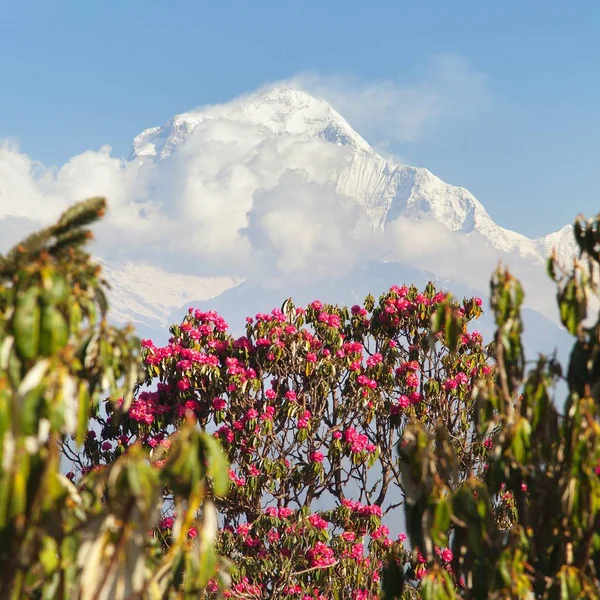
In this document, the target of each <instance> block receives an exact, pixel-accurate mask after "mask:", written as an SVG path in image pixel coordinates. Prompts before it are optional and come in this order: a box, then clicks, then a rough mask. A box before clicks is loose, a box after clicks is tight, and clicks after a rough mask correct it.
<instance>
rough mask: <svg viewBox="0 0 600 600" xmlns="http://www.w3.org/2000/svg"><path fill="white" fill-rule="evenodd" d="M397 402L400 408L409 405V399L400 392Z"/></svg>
mask: <svg viewBox="0 0 600 600" xmlns="http://www.w3.org/2000/svg"><path fill="white" fill-rule="evenodd" d="M398 404H399V406H400V408H408V407H409V406H410V399H409V398H408V396H405V395H404V394H402V395H401V396H400V398H398Z"/></svg>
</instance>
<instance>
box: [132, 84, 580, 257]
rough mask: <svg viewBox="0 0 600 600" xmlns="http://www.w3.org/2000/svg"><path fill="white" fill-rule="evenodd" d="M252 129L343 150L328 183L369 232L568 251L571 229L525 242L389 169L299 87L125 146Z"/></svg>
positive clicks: (154, 151)
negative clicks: (421, 224) (393, 229)
mask: <svg viewBox="0 0 600 600" xmlns="http://www.w3.org/2000/svg"><path fill="white" fill-rule="evenodd" d="M217 121H218V122H236V123H241V124H248V125H253V126H259V127H260V128H261V129H262V130H263V132H264V135H265V137H275V136H281V135H288V136H293V137H295V138H298V139H304V140H308V139H319V140H323V141H325V142H328V143H331V144H335V145H337V146H343V147H345V148H346V149H347V150H348V151H349V160H348V161H347V162H346V164H345V165H344V168H342V169H339V170H332V171H331V173H330V178H331V181H332V182H333V184H334V185H335V189H336V191H337V192H338V193H340V194H343V195H345V196H349V197H350V198H354V199H356V200H357V201H358V202H360V204H361V205H362V206H363V207H364V209H365V211H366V212H367V214H368V215H369V216H370V217H371V219H372V222H373V225H374V227H376V228H381V229H385V227H386V225H387V224H389V223H391V222H393V221H395V220H396V219H398V218H410V219H423V218H433V219H434V220H436V221H438V222H439V223H441V224H443V225H444V226H446V227H447V228H448V229H450V230H451V231H455V232H457V233H460V234H466V235H479V236H481V237H482V238H483V239H484V240H485V242H487V243H489V244H490V245H491V246H492V247H493V248H495V249H497V250H499V251H501V252H505V253H511V254H516V255H518V256H522V257H525V258H530V259H532V260H534V261H539V262H541V261H543V260H544V259H545V258H546V257H547V256H548V254H549V253H550V252H551V250H552V248H554V247H556V248H557V250H558V251H559V253H560V255H561V256H563V257H570V256H572V255H573V254H574V252H575V241H574V239H573V234H572V228H571V226H570V225H569V226H566V227H564V228H563V229H561V230H560V231H557V232H554V233H551V234H549V235H547V236H545V237H543V238H539V239H534V240H532V239H529V238H527V237H525V236H524V235H521V234H519V233H516V232H514V231H510V230H508V229H505V228H503V227H501V226H499V225H498V224H496V223H495V222H494V221H493V219H492V218H491V217H490V215H489V214H488V213H487V211H486V210H485V208H484V207H483V205H482V204H481V202H479V201H478V200H477V198H475V197H474V196H473V194H471V193H470V192H469V191H468V190H466V189H465V188H462V187H457V186H453V185H450V184H448V183H446V182H444V181H442V180H441V179H440V178H439V177H436V176H435V175H434V174H433V173H431V172H430V171H428V170H427V169H425V168H421V167H412V166H406V165H398V164H394V163H392V162H390V161H388V160H386V159H384V158H383V157H382V156H380V155H379V154H378V153H377V152H376V151H375V150H374V149H373V148H371V146H369V144H368V143H367V142H366V141H365V140H364V139H363V138H362V137H361V136H360V135H358V134H357V133H356V132H355V131H354V130H353V129H352V127H351V126H350V125H349V124H348V123H347V122H346V121H345V120H344V118H343V117H342V116H341V115H340V114H338V113H337V112H336V111H335V110H334V109H333V108H332V107H331V106H330V105H329V104H328V103H327V102H325V101H324V100H322V99H318V98H315V97H313V96H311V95H309V94H307V93H305V92H303V91H301V90H298V89H293V88H290V87H288V86H285V85H283V86H278V87H275V88H272V89H269V90H267V91H265V92H261V93H257V94H254V95H251V96H246V97H244V98H242V99H239V100H236V101H234V102H231V103H229V104H225V105H219V106H216V107H208V108H203V109H199V110H196V111H192V112H188V113H184V114H181V115H177V116H175V117H173V118H172V119H170V120H169V121H168V122H167V123H166V124H165V125H164V126H162V127H154V128H151V129H148V130H146V131H144V132H143V133H141V134H140V135H138V136H137V137H136V138H135V139H134V142H133V153H132V159H133V160H148V159H150V160H154V161H157V160H159V161H160V160H166V159H169V158H170V157H172V156H173V155H174V154H175V153H176V152H177V151H178V148H179V147H180V146H181V145H183V144H185V141H186V140H187V139H188V138H189V136H190V135H192V134H193V133H194V131H195V130H196V129H197V128H201V127H202V126H203V125H205V124H206V123H208V122H217Z"/></svg>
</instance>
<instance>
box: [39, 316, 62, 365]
mask: <svg viewBox="0 0 600 600" xmlns="http://www.w3.org/2000/svg"><path fill="white" fill-rule="evenodd" d="M68 339H69V328H68V326H67V322H66V321H65V318H64V317H63V316H62V314H61V313H60V311H59V310H58V309H57V308H56V307H54V306H52V305H46V306H44V307H43V308H42V312H41V328H40V349H39V352H40V354H41V355H42V356H54V355H55V354H56V353H58V352H59V351H60V350H62V349H63V348H64V347H65V346H66V345H67V340H68Z"/></svg>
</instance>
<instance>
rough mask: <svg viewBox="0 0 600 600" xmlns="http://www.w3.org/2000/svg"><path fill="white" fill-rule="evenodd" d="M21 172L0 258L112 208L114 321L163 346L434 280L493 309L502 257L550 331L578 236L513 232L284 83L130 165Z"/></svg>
mask: <svg viewBox="0 0 600 600" xmlns="http://www.w3.org/2000/svg"><path fill="white" fill-rule="evenodd" d="M2 151H3V152H4V153H5V154H6V153H7V152H9V153H10V150H8V151H7V150H6V149H2ZM10 159H11V162H7V161H5V162H4V163H3V164H5V165H6V164H8V165H9V168H8V170H7V169H6V168H5V169H4V171H3V170H2V168H1V167H2V164H0V188H1V191H2V198H3V200H0V252H2V251H4V249H5V246H6V247H8V246H9V245H10V241H11V240H12V241H15V242H16V241H17V240H18V239H20V238H21V237H23V236H24V235H25V234H27V233H29V232H30V231H33V230H35V229H36V228H38V227H39V226H41V225H43V224H44V223H46V222H47V221H48V220H49V219H50V218H54V216H55V215H56V216H57V215H58V214H59V213H60V211H61V210H63V209H64V208H65V207H66V206H67V205H68V204H69V203H71V202H74V201H76V200H80V199H81V198H84V197H88V196H92V195H105V196H107V197H108V200H109V214H108V216H107V218H106V220H105V222H103V223H102V224H101V225H100V226H99V227H98V232H97V234H98V240H99V241H98V246H96V247H95V249H94V254H95V255H96V256H100V257H101V258H102V259H103V264H104V269H105V274H106V277H107V279H108V280H109V282H110V283H111V284H112V287H113V290H112V292H111V298H112V307H113V308H112V318H113V320H115V321H117V322H124V321H132V322H133V323H134V324H135V325H136V327H137V328H138V330H139V331H143V332H144V333H146V334H147V333H149V332H150V331H153V332H159V331H162V332H163V333H165V332H166V328H167V326H168V325H169V324H170V323H171V322H172V320H173V318H174V316H175V315H177V314H179V313H178V311H179V309H180V308H181V307H182V306H184V305H189V304H192V303H195V302H198V303H203V305H204V306H212V305H214V306H218V307H220V308H221V309H222V310H223V311H224V312H225V313H226V314H225V315H224V316H225V317H226V318H229V317H230V316H231V317H235V318H237V317H238V316H239V315H238V313H240V312H244V313H245V312H246V310H250V311H251V310H253V309H254V308H253V307H256V308H257V309H258V308H260V306H259V305H260V299H261V298H264V300H265V302H266V303H267V304H270V303H272V302H275V303H276V304H277V303H279V302H278V300H277V298H279V299H281V300H283V299H284V298H285V297H286V296H287V295H288V294H291V293H292V292H293V291H294V290H295V292H297V295H299V296H300V297H302V298H310V297H317V296H320V297H321V298H322V299H323V300H325V301H327V300H335V301H340V302H341V301H344V302H355V301H356V300H358V299H360V296H361V294H362V293H363V292H364V291H365V285H367V284H368V285H370V286H373V288H372V289H371V290H370V291H372V292H373V293H374V294H379V293H381V292H382V291H383V290H384V288H385V287H386V286H389V285H391V284H394V283H398V284H399V283H412V282H413V281H414V283H416V284H419V285H420V284H422V283H424V282H426V281H427V280H434V281H436V282H437V283H438V284H439V286H441V287H442V288H445V289H450V290H469V293H477V294H479V295H482V296H485V294H486V292H487V286H488V281H489V274H490V273H491V271H492V270H493V268H494V267H495V265H496V263H497V261H498V259H501V260H502V261H503V262H505V263H508V264H509V265H511V268H512V267H513V266H516V267H518V269H521V272H520V273H519V272H517V275H518V276H520V277H522V278H523V279H524V280H525V281H528V280H530V281H532V282H533V283H532V287H533V288H534V290H533V291H534V293H530V294H528V302H529V304H528V306H529V308H530V309H533V310H537V311H538V312H541V313H542V314H543V315H544V316H545V317H549V318H550V319H553V318H555V317H554V315H555V313H554V312H553V310H554V309H553V307H551V308H550V309H548V298H553V296H554V292H553V290H551V286H549V287H548V282H547V281H546V279H545V275H544V274H543V269H542V268H541V267H542V263H543V261H544V259H545V258H546V257H547V256H548V255H549V254H550V252H551V251H552V249H553V248H555V249H556V250H557V251H558V253H559V255H560V256H561V257H562V258H563V259H564V260H568V259H570V258H571V257H572V256H573V254H574V252H575V242H574V239H573V231H572V228H571V226H566V227H564V228H562V229H561V230H559V231H557V232H554V233H551V234H549V235H547V236H544V237H542V238H540V239H529V238H527V237H525V236H523V235H521V234H519V233H516V232H514V231H509V230H507V229H505V228H503V227H501V226H500V225H498V224H497V223H495V222H494V220H493V219H492V218H491V217H490V215H489V214H488V213H487V211H486V210H485V208H484V206H483V205H482V203H481V202H479V200H477V199H476V198H475V197H474V196H473V195H472V194H471V193H470V192H469V191H468V190H466V189H465V188H462V187H457V186H454V185H451V184H449V183H446V182H444V181H442V180H441V179H440V178H438V177H436V176H435V175H434V174H432V173H431V172H430V171H428V170H427V169H425V168H421V167H414V166H408V165H401V164H396V163H394V162H393V161H391V160H388V159H386V158H384V157H383V156H381V155H380V154H379V153H378V152H377V151H376V150H375V149H373V148H372V147H371V146H370V145H369V144H368V143H367V141H366V140H365V139H364V138H363V137H361V136H360V135H359V134H358V133H357V132H356V131H354V129H353V128H352V127H351V125H350V124H349V123H348V122H347V121H346V120H345V119H344V118H343V117H342V116H341V115H340V114H339V113H338V112H337V111H336V110H335V109H334V108H333V107H332V106H331V105H330V104H329V103H327V102H326V101H325V100H324V99H322V98H316V97H314V96H311V95H310V94H308V93H306V92H304V91H302V90H299V89H295V88H293V87H290V86H287V85H279V86H276V87H273V88H270V89H266V90H262V91H260V92H257V93H254V94H250V95H247V96H244V97H242V98H238V99H236V100H234V101H232V102H229V103H227V104H222V105H218V106H208V107H203V108H199V109H197V110H193V111H190V112H187V113H184V114H181V115H177V116H175V117H173V118H171V119H170V120H169V121H168V122H167V123H166V124H165V125H163V126H161V127H153V128H151V129H147V130H146V131H144V132H142V133H141V134H140V135H138V136H137V137H136V138H135V139H134V141H133V150H132V155H131V157H130V158H129V159H128V160H120V159H118V158H115V157H113V156H111V155H110V149H106V148H103V149H101V150H100V151H99V152H96V153H94V152H92V151H88V152H85V153H83V154H81V155H79V156H76V157H73V158H72V159H71V160H70V161H69V162H68V163H67V164H65V165H63V167H61V168H59V169H54V168H48V169H44V168H41V167H40V165H39V164H38V163H35V162H34V161H31V160H30V159H29V158H28V157H26V155H23V154H20V153H18V152H15V153H13V154H11V155H10ZM286 269H287V270H286ZM518 269H517V271H518ZM299 272H301V274H302V276H298V273H299ZM290 273H293V277H292V276H290ZM273 274H274V275H275V276H273V277H271V281H266V280H267V279H269V277H270V276H271V275H273ZM407 278H409V279H411V280H410V281H409V280H408V279H407ZM544 285H546V286H547V288H545V289H544V288H543V286H544ZM277 286H279V287H277ZM376 288H377V289H376ZM537 289H540V290H541V292H539V293H537V295H536V290H537ZM527 291H528V290H527V289H526V292H527ZM270 308H272V306H263V307H262V310H269V309H270ZM227 313H228V314H227ZM555 321H556V319H555ZM233 324H234V322H233V321H232V325H233ZM553 327H554V325H553Z"/></svg>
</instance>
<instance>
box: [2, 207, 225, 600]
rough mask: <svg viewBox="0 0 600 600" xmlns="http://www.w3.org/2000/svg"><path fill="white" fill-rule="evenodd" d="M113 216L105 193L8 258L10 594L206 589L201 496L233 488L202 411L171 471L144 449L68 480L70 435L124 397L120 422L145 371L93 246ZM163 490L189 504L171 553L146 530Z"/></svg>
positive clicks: (208, 543)
mask: <svg viewBox="0 0 600 600" xmlns="http://www.w3.org/2000/svg"><path fill="white" fill-rule="evenodd" d="M104 210H105V202H104V200H103V199H101V198H94V199H91V200H88V201H86V202H83V203H81V204H78V205H76V206H74V207H73V208H71V209H69V210H68V211H67V212H66V213H64V214H63V215H62V217H61V218H60V219H59V221H58V223H57V224H56V225H54V226H52V227H49V228H47V229H44V230H42V231H40V232H39V233H37V234H34V235H32V236H30V237H28V238H27V239H26V240H24V241H23V242H22V243H21V244H19V245H17V246H16V247H15V248H14V249H13V250H11V251H10V252H8V254H7V255H6V256H4V257H2V256H0V465H1V472H0V573H1V574H2V576H1V578H0V596H1V597H2V598H22V597H27V598H97V599H101V598H102V599H104V598H106V599H108V598H131V597H133V596H135V597H140V596H144V597H148V598H165V597H166V598H170V597H180V595H181V594H182V593H186V594H193V593H196V595H197V594H198V592H200V591H201V590H202V589H203V588H204V586H205V584H206V579H207V577H205V574H206V573H210V572H212V567H211V565H212V564H214V562H215V561H216V557H215V553H214V547H213V546H214V544H213V540H214V535H215V534H216V514H215V510H214V506H213V505H212V504H211V502H210V501H208V500H207V501H206V502H205V503H204V504H203V506H202V502H203V500H204V498H205V496H206V495H207V491H208V488H210V489H211V490H214V491H215V492H218V493H220V494H224V493H225V491H226V488H227V483H228V482H227V476H226V474H227V466H226V461H225V459H224V457H223V455H222V453H220V450H219V448H218V444H217V443H216V442H215V441H214V439H213V438H212V437H211V436H207V435H203V434H200V433H199V432H198V431H197V429H196V428H195V427H194V425H193V420H194V419H193V416H192V415H188V419H187V420H188V421H189V422H188V423H183V425H182V428H181V430H180V431H179V433H177V435H175V436H172V437H171V438H170V439H169V443H170V444H171V450H170V454H169V457H168V458H167V459H166V461H165V462H164V463H163V464H162V465H157V461H156V460H154V459H153V458H151V457H150V456H149V454H148V452H147V450H146V449H145V448H143V446H142V444H141V443H140V444H134V445H132V446H131V447H129V449H128V452H127V454H125V455H123V456H121V457H119V458H117V459H116V460H113V461H111V462H110V463H108V464H105V465H103V466H100V465H98V466H96V467H95V468H94V469H93V470H90V471H86V473H82V474H81V475H82V476H81V477H79V478H78V481H77V485H75V484H74V483H73V482H72V481H71V480H70V478H69V477H65V476H63V475H61V474H60V468H59V467H60V460H61V449H63V448H64V449H65V451H67V452H68V444H66V442H69V441H70V440H74V441H76V442H77V443H79V444H81V443H84V442H85V440H86V439H87V438H89V434H88V427H89V419H90V418H92V419H93V418H95V417H97V415H98V410H99V405H100V401H101V400H103V399H104V398H105V397H106V395H107V394H110V395H111V396H112V397H114V398H117V397H121V398H122V403H121V406H120V407H118V408H117V407H113V408H111V409H110V410H111V413H112V417H113V419H114V420H115V422H116V421H117V420H118V419H119V418H123V415H125V414H126V412H127V410H129V408H130V406H131V402H132V400H133V396H134V392H135V390H136V388H137V385H138V381H139V375H140V373H141V370H140V362H139V343H138V341H137V340H136V339H135V338H134V337H132V335H131V331H130V330H129V329H116V328H114V327H111V326H109V325H108V324H107V322H106V311H107V308H108V303H107V300H106V296H105V289H106V284H105V282H104V281H103V280H102V279H101V278H100V275H101V272H100V268H99V267H98V266H97V265H95V264H94V263H93V262H92V261H91V259H90V256H89V255H88V254H87V253H86V252H85V251H84V247H85V244H86V242H87V241H88V240H89V239H90V237H91V233H90V232H89V231H88V230H87V229H86V226H87V225H88V224H90V223H92V222H94V221H95V220H96V219H98V218H99V217H100V216H102V214H103V213H104ZM207 459H208V460H207ZM207 470H208V474H209V475H210V477H211V479H210V480H206V479H205V478H204V475H205V473H206V471H207ZM70 475H71V477H72V474H70ZM165 486H168V487H169V489H171V490H172V491H173V493H174V497H175V502H176V503H177V504H178V506H180V509H181V510H180V515H179V518H178V520H177V521H176V522H175V523H174V525H173V535H172V537H171V540H172V541H171V544H170V549H169V552H167V553H164V552H162V551H158V552H157V549H159V550H160V544H159V542H158V540H156V539H155V538H152V537H150V536H149V535H148V532H149V531H151V530H153V529H154V527H156V525H158V523H159V519H160V510H161V506H162V490H163V488H164V487H165ZM199 509H202V510H201V513H202V521H201V525H199V526H198V527H199V530H200V531H199V535H198V536H197V540H194V541H193V542H190V541H188V539H187V536H186V532H187V531H188V530H190V529H191V528H192V527H193V526H194V520H195V517H196V513H197V511H198V510H199ZM184 510H185V511H187V512H184Z"/></svg>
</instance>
